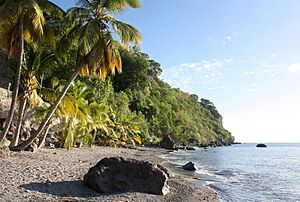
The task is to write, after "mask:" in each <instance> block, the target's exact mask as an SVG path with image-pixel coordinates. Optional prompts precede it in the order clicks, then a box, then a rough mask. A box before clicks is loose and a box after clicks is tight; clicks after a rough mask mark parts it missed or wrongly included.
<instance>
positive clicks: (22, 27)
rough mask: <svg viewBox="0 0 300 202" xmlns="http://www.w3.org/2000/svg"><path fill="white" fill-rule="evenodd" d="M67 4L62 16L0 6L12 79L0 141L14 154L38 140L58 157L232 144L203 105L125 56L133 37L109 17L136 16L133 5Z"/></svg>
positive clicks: (151, 67) (148, 65) (30, 5)
mask: <svg viewBox="0 0 300 202" xmlns="http://www.w3.org/2000/svg"><path fill="white" fill-rule="evenodd" d="M77 3H78V6H79V7H75V8H71V9H69V10H68V12H67V13H64V11H62V10H61V9H60V8H59V7H58V6H56V5H54V4H53V3H51V2H50V1H46V0H35V1H29V2H28V1H24V0H19V1H14V2H12V1H9V0H7V1H3V2H1V5H0V11H1V14H0V40H1V42H2V43H1V44H0V47H1V49H2V50H3V51H4V52H5V54H6V56H7V57H8V60H9V64H10V65H9V66H10V68H11V69H12V70H13V71H14V72H16V73H15V83H14V94H13V101H12V106H11V109H10V114H9V117H8V118H7V120H6V124H5V127H4V128H3V131H2V133H1V136H0V141H2V140H4V139H5V138H7V139H9V140H10V141H11V146H10V147H11V149H12V150H17V151H20V150H23V149H25V148H28V146H32V145H36V147H41V146H43V144H44V142H45V139H46V137H47V136H50V137H53V136H55V138H57V141H56V144H57V145H58V146H62V147H65V148H68V149H69V148H71V147H73V146H75V145H81V144H85V145H92V144H97V145H112V146H122V145H127V144H137V143H138V144H148V145H149V144H150V145H157V144H159V142H160V141H161V139H162V138H163V137H164V136H169V137H171V138H172V139H173V140H174V141H175V142H177V143H178V144H181V145H200V144H210V143H224V144H230V143H232V142H233V141H234V138H233V136H232V135H231V134H230V132H228V131H227V130H225V129H224V128H223V126H222V117H221V115H220V114H219V113H218V111H217V110H216V108H215V106H214V104H213V103H212V102H210V101H209V100H205V99H201V100H200V101H199V99H198V96H197V95H190V94H188V93H185V92H182V91H180V90H179V89H174V88H172V87H170V86H169V85H168V84H167V83H165V82H163V81H162V80H161V79H159V76H160V74H161V72H162V69H161V66H160V64H159V63H158V62H156V61H154V60H151V59H150V57H149V56H148V55H147V54H145V53H142V52H141V51H140V50H139V48H138V47H137V46H133V47H132V48H130V46H129V44H130V43H131V44H138V43H139V41H140V40H141V36H140V33H139V32H138V31H137V30H136V29H135V28H134V27H132V26H131V25H128V24H126V23H123V22H120V21H117V20H116V19H115V18H114V17H113V16H114V14H116V13H120V12H123V11H124V10H125V9H126V8H127V7H132V8H138V7H139V1H138V0H120V1H112V0H104V1H97V0H91V1H88V0H78V1H77ZM112 31H114V33H115V35H116V36H118V37H119V38H117V39H114V38H113V34H112ZM121 67H122V68H121ZM1 68H4V67H1ZM115 70H117V71H118V72H119V73H121V71H122V73H121V74H116V75H115ZM78 74H81V77H77V75H78ZM18 78H20V79H18ZM16 102H18V103H19V104H18V106H19V112H18V121H17V125H16V129H15V130H14V131H12V133H11V134H10V133H9V130H12V129H11V128H12V127H10V126H11V125H10V122H11V121H12V117H13V115H14V109H15V103H16ZM32 114H34V115H35V116H32ZM33 117H34V118H33ZM28 122H29V123H30V124H25V123H28Z"/></svg>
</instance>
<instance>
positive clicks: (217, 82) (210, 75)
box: [161, 58, 234, 93]
mask: <svg viewBox="0 0 300 202" xmlns="http://www.w3.org/2000/svg"><path fill="white" fill-rule="evenodd" d="M232 62H234V60H233V59H232V58H226V59H222V60H203V61H201V62H194V63H183V64H179V65H176V66H173V67H171V68H166V69H164V71H163V73H162V76H161V77H162V79H163V80H165V81H166V82H168V83H169V84H170V85H171V86H173V87H179V88H181V89H182V90H184V91H188V92H191V93H197V92H202V91H203V90H204V89H206V90H214V89H221V88H223V87H222V85H221V80H222V78H224V77H225V76H226V74H225V73H224V72H223V67H224V66H225V65H228V64H230V63H232Z"/></svg>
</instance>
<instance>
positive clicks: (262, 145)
mask: <svg viewBox="0 0 300 202" xmlns="http://www.w3.org/2000/svg"><path fill="white" fill-rule="evenodd" d="M256 147H267V145H265V144H258V145H256Z"/></svg>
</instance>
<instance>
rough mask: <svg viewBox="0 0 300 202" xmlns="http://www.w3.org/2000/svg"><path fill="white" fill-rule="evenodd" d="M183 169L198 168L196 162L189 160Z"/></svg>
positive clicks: (192, 169)
mask: <svg viewBox="0 0 300 202" xmlns="http://www.w3.org/2000/svg"><path fill="white" fill-rule="evenodd" d="M182 169H184V170H189V171H194V170H197V169H196V167H195V164H194V163H193V162H188V163H187V164H185V165H184V166H182Z"/></svg>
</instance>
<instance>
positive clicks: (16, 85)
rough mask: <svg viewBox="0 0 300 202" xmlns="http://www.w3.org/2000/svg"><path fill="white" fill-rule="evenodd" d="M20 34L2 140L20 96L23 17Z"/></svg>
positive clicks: (0, 138)
mask: <svg viewBox="0 0 300 202" xmlns="http://www.w3.org/2000/svg"><path fill="white" fill-rule="evenodd" d="M18 34H19V37H18V39H19V43H18V44H19V46H20V47H19V57H18V68H17V72H16V78H15V83H14V89H13V93H12V100H11V104H10V109H9V114H8V116H7V118H6V121H5V126H4V130H3V132H2V133H1V135H0V142H2V141H3V140H4V139H5V138H6V135H7V133H8V131H9V129H10V125H11V122H12V120H13V116H14V112H15V108H16V103H17V98H18V93H19V86H20V78H21V70H22V66H23V58H24V34H23V19H21V20H20V25H19V32H18Z"/></svg>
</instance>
